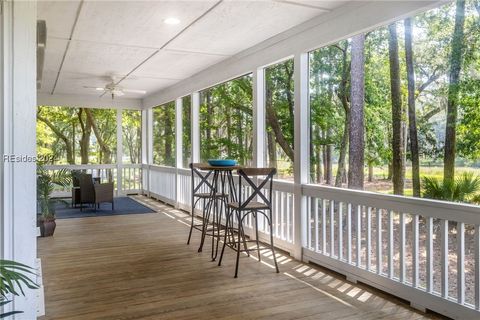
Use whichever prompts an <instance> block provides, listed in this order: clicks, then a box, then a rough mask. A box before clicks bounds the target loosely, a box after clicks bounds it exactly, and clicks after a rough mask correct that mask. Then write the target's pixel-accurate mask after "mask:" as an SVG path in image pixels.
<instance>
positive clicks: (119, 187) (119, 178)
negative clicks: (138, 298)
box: [117, 109, 123, 196]
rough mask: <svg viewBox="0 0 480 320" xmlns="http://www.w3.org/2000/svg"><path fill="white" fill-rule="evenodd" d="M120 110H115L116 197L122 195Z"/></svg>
mask: <svg viewBox="0 0 480 320" xmlns="http://www.w3.org/2000/svg"><path fill="white" fill-rule="evenodd" d="M122 112H123V110H122V109H117V196H119V195H122V194H123V181H122V177H123V174H122V163H123V131H122Z"/></svg>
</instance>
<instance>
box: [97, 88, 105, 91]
mask: <svg viewBox="0 0 480 320" xmlns="http://www.w3.org/2000/svg"><path fill="white" fill-rule="evenodd" d="M95 90H97V91H103V90H105V89H104V88H95Z"/></svg>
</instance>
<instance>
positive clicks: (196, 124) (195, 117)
mask: <svg viewBox="0 0 480 320" xmlns="http://www.w3.org/2000/svg"><path fill="white" fill-rule="evenodd" d="M191 107H192V112H191V117H192V126H191V129H192V138H191V139H192V162H199V161H200V93H198V92H194V93H192V98H191Z"/></svg>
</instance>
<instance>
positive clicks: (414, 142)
mask: <svg viewBox="0 0 480 320" xmlns="http://www.w3.org/2000/svg"><path fill="white" fill-rule="evenodd" d="M404 25H405V60H406V65H407V83H408V133H409V137H410V156H411V159H412V185H413V196H414V197H420V159H419V152H418V134H417V121H416V108H415V71H414V68H413V45H412V37H413V35H412V19H411V18H408V19H405V21H404Z"/></svg>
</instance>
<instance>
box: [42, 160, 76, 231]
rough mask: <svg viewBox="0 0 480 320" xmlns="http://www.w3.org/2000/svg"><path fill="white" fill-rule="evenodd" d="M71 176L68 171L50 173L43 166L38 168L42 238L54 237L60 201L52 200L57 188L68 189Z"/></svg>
mask: <svg viewBox="0 0 480 320" xmlns="http://www.w3.org/2000/svg"><path fill="white" fill-rule="evenodd" d="M70 181H71V175H70V173H69V171H68V170H67V169H61V170H57V171H55V172H53V173H49V172H48V171H47V170H46V169H45V168H44V167H43V166H42V165H38V167H37V201H38V205H39V210H40V217H39V220H38V224H39V227H40V235H41V236H42V237H50V236H53V233H54V232H55V227H56V226H57V224H56V222H55V203H56V202H57V201H58V200H53V199H52V198H51V194H52V192H53V191H54V190H55V186H60V187H68V186H69V185H70Z"/></svg>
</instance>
